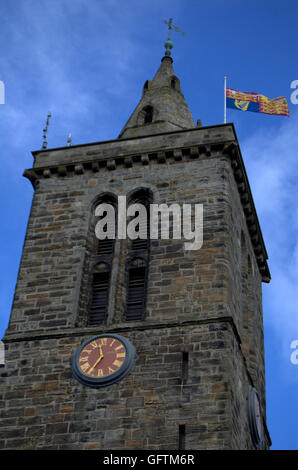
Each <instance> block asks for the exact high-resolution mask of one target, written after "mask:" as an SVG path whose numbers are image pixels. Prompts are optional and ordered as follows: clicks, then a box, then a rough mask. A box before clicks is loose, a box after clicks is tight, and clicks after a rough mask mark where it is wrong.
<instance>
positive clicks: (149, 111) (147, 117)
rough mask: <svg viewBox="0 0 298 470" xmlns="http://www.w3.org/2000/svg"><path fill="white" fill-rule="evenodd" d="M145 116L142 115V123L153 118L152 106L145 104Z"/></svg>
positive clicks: (148, 121)
mask: <svg viewBox="0 0 298 470" xmlns="http://www.w3.org/2000/svg"><path fill="white" fill-rule="evenodd" d="M144 111H145V116H144V124H149V123H150V122H152V120H153V107H152V106H146V107H145V108H144Z"/></svg>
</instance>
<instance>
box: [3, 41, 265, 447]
mask: <svg viewBox="0 0 298 470" xmlns="http://www.w3.org/2000/svg"><path fill="white" fill-rule="evenodd" d="M33 157H34V165H33V168H30V169H27V170H25V172H24V176H25V177H27V178H28V179H29V180H30V181H31V183H32V185H33V188H34V196H33V201H32V208H31V213H30V218H29V222H28V227H27V233H26V238H25V242H24V248H23V254H22V259H21V264H20V269H19V274H18V280H17V285H16V290H15V296H14V301H13V306H12V312H11V318H10V323H9V327H8V329H7V331H6V334H5V337H4V339H3V341H4V343H5V351H6V364H5V367H4V368H3V369H1V382H0V396H1V410H0V413H1V420H0V436H1V439H0V448H5V449H106V450H110V449H150V450H154V449H156V450H159V449H181V450H182V449H186V450H191V449H268V448H269V446H270V437H269V434H268V430H267V427H266V402H265V372H264V341H263V319H262V282H269V281H270V273H269V270H268V266H267V253H266V248H265V245H264V241H263V238H262V233H261V229H260V226H259V222H258V217H257V214H256V210H255V206H254V202H253V198H252V194H251V191H250V186H249V182H248V179H247V175H246V171H245V167H244V163H243V159H242V156H241V151H240V147H239V143H238V140H237V136H236V132H235V128H234V126H233V124H220V125H214V126H208V127H202V126H201V125H199V126H196V125H195V123H194V121H193V118H192V116H191V113H190V111H189V108H188V106H187V103H186V101H185V99H184V96H183V94H182V91H181V88H180V81H179V78H178V77H177V76H176V75H175V73H174V69H173V60H172V58H171V56H170V53H169V49H168V50H167V53H166V55H165V57H163V59H162V61H161V65H160V67H159V69H158V71H157V73H156V75H155V76H154V78H153V79H152V80H151V81H150V80H147V81H146V82H145V84H144V86H143V90H142V96H141V99H140V102H139V104H138V105H137V107H136V108H135V110H134V112H133V113H132V115H131V116H130V118H129V119H128V121H127V123H126V124H125V126H124V128H123V129H122V131H121V132H120V135H119V136H118V138H116V139H115V140H111V141H104V142H96V143H89V144H84V145H75V146H71V147H62V148H54V149H42V150H38V151H35V152H33ZM125 198H126V199H125ZM125 203H126V206H125V207H124V205H125ZM123 204H124V205H123ZM132 204H138V206H135V208H136V209H137V208H139V209H138V211H139V212H136V213H135V214H139V215H140V214H141V208H145V209H146V214H147V216H145V218H144V217H143V218H141V219H140V220H141V221H142V223H140V224H139V227H140V226H142V227H146V231H145V236H143V238H136V239H131V238H129V237H128V236H126V237H125V236H123V218H121V217H122V215H121V214H123V209H124V208H126V209H127V208H128V207H130V206H131V205H132ZM153 204H154V205H158V206H159V207H160V206H161V205H162V204H163V205H164V206H163V207H165V205H167V207H169V208H170V207H171V205H172V204H175V207H176V209H177V208H181V217H182V215H183V211H182V209H183V207H185V206H186V205H188V207H189V206H191V209H192V214H194V209H195V206H196V205H197V206H198V207H201V208H203V240H202V245H200V246H199V247H198V249H188V250H187V249H186V248H185V242H189V240H185V239H184V238H183V234H182V237H181V238H180V239H179V237H176V238H173V237H171V236H170V237H162V233H161V232H162V231H160V230H159V231H158V237H155V238H152V237H146V234H150V229H151V228H152V227H151V225H152V223H153V222H152V219H151V218H150V217H149V216H148V214H150V208H151V207H152V205H153ZM177 210H178V209H177ZM169 212H170V210H169ZM107 214H110V215H111V214H112V215H113V214H114V215H115V218H114V220H115V226H114V229H115V233H116V234H118V229H119V227H120V225H121V224H122V225H121V227H122V229H121V230H122V232H121V233H122V236H121V237H119V236H115V238H106V239H104V240H101V239H99V238H98V237H97V236H96V233H97V232H96V230H97V228H98V222H100V221H102V220H103V218H104V217H106V216H107ZM131 218H132V217H131V214H130V219H131ZM128 219H129V217H128ZM130 219H129V220H130ZM169 220H170V222H171V223H170V226H172V229H173V230H174V216H172V217H169ZM193 221H195V220H194V216H193ZM176 222H177V220H176ZM121 227H120V228H121ZM112 232H113V227H112ZM170 232H171V230H170ZM124 235H125V234H124ZM143 235H144V233H143ZM184 235H185V234H184Z"/></svg>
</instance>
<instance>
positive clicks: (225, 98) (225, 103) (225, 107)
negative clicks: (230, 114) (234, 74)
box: [224, 77, 227, 124]
mask: <svg viewBox="0 0 298 470" xmlns="http://www.w3.org/2000/svg"><path fill="white" fill-rule="evenodd" d="M226 94H227V77H224V124H226V122H227V97H226Z"/></svg>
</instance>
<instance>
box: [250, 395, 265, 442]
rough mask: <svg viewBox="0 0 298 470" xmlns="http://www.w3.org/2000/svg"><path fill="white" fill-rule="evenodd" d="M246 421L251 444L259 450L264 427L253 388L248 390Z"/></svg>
mask: <svg viewBox="0 0 298 470" xmlns="http://www.w3.org/2000/svg"><path fill="white" fill-rule="evenodd" d="M248 420H249V426H250V432H251V436H252V441H253V444H254V446H255V447H256V448H259V447H260V446H261V445H262V443H263V442H264V425H263V417H262V412H261V407H260V401H259V395H258V392H257V391H256V389H255V388H253V387H251V386H250V387H249V390H248Z"/></svg>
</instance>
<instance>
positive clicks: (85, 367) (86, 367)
mask: <svg viewBox="0 0 298 470" xmlns="http://www.w3.org/2000/svg"><path fill="white" fill-rule="evenodd" d="M81 369H82V370H83V371H84V372H86V370H87V369H90V364H89V362H85V364H82V365H81Z"/></svg>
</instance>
